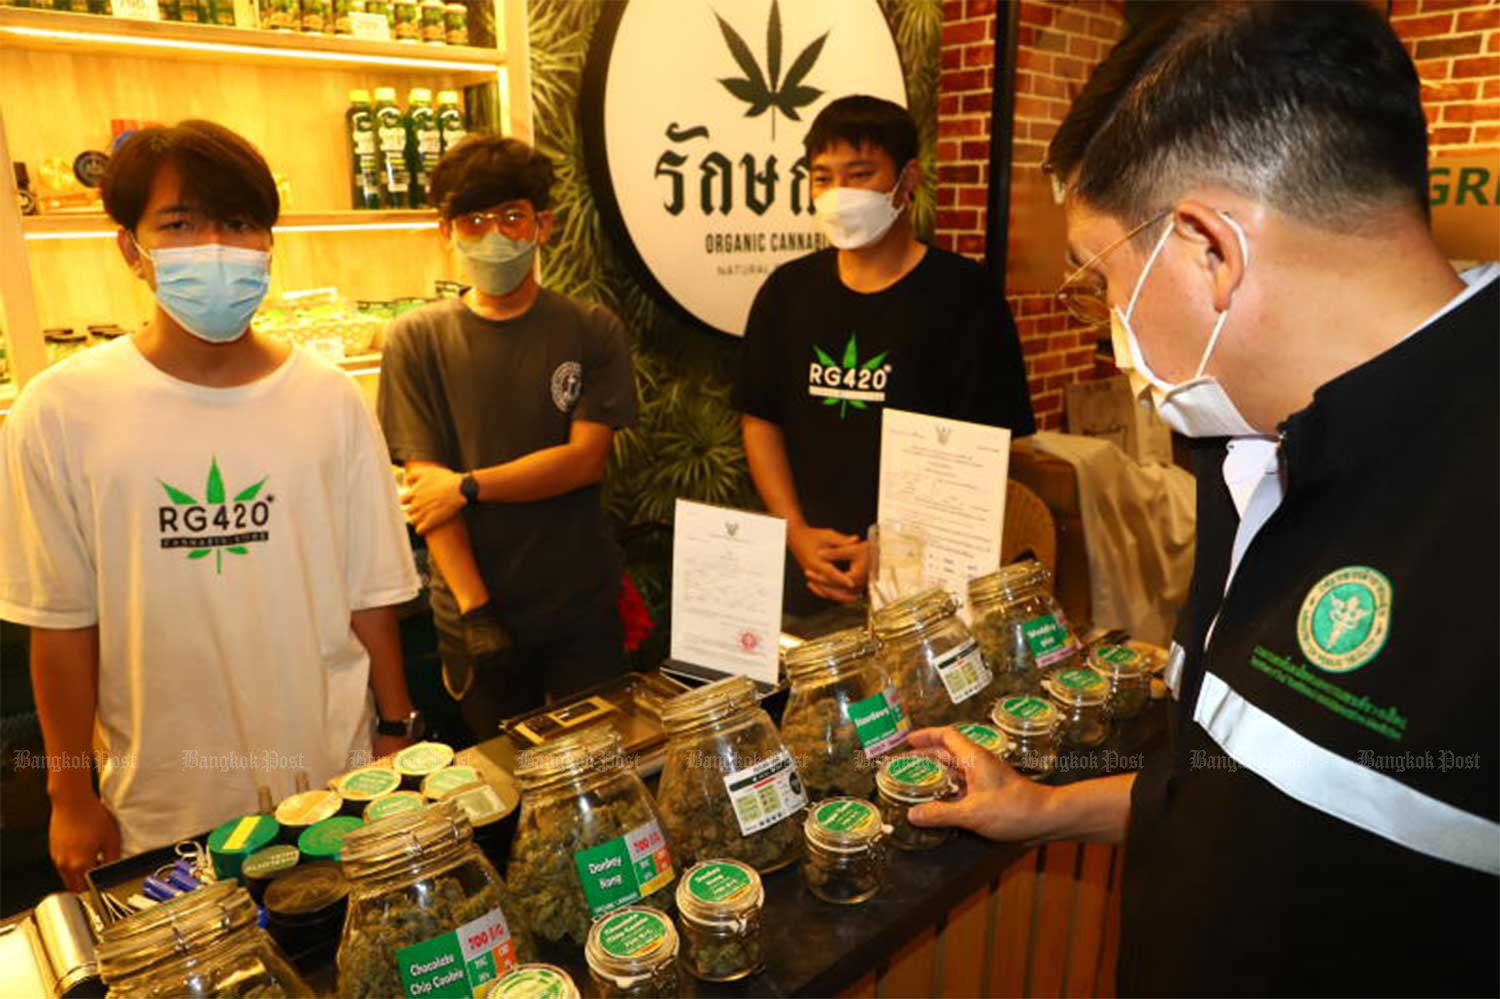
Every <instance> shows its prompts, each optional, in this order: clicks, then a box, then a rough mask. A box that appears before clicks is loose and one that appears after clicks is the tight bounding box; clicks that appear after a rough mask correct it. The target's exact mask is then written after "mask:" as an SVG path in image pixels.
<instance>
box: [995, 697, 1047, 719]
mask: <svg viewBox="0 0 1500 999" xmlns="http://www.w3.org/2000/svg"><path fill="white" fill-rule="evenodd" d="M1000 707H1001V709H1003V710H1004V711H1005V712H1007V713H1008V714H1012V715H1015V716H1016V717H1017V718H1036V717H1037V716H1039V715H1044V714H1046V713H1048V712H1049V711H1051V710H1052V705H1050V704H1048V703H1047V702H1046V701H1044V700H1042V699H1041V698H1040V697H1008V698H1006V699H1005V700H1004V701H1002V702H1001V703H1000Z"/></svg>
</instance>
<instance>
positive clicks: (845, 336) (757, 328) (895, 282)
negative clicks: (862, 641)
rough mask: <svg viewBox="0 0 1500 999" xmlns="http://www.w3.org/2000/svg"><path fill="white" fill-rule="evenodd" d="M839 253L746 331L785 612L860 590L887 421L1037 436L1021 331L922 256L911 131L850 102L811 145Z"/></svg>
mask: <svg viewBox="0 0 1500 999" xmlns="http://www.w3.org/2000/svg"><path fill="white" fill-rule="evenodd" d="M804 145H805V147H806V149H807V157H808V162H809V163H810V164H811V180H812V193H813V197H814V199H815V200H814V205H815V209H816V212H817V217H818V221H819V223H820V224H821V225H822V227H823V230H824V232H825V234H826V235H827V237H828V239H829V242H831V243H833V245H834V248H833V249H827V250H821V251H819V252H817V253H813V254H810V255H808V256H806V257H802V258H800V259H797V260H793V261H791V262H790V263H787V264H783V265H782V266H781V267H778V268H777V269H776V270H775V272H773V273H772V274H771V276H770V277H768V278H767V279H766V282H765V284H764V285H763V286H762V287H761V290H760V293H759V294H758V295H757V296H756V298H755V304H754V306H753V307H752V308H751V310H750V319H749V322H748V323H747V325H746V328H745V342H744V345H743V349H742V354H741V362H740V372H739V380H738V384H737V386H736V392H735V398H736V402H737V405H738V407H739V409H740V410H741V411H742V413H743V418H742V421H743V429H744V438H745V455H746V458H747V459H748V461H749V464H750V474H751V476H752V477H753V478H754V480H755V486H756V488H757V489H758V490H759V491H760V496H761V499H762V501H764V503H765V504H766V508H767V509H768V510H769V511H770V512H771V513H773V514H775V515H776V516H778V517H783V518H785V519H786V522H787V547H788V548H789V549H790V550H791V554H792V556H793V559H792V560H791V561H789V563H788V570H789V572H788V579H787V591H786V605H787V608H788V609H789V610H791V611H792V612H794V613H808V612H811V611H814V610H817V609H819V608H820V607H823V606H827V605H828V604H829V602H830V601H836V602H839V603H850V602H852V601H854V600H856V599H858V598H859V597H860V596H861V595H862V593H863V590H864V585H865V573H866V568H867V561H868V560H867V553H866V545H865V543H864V540H863V538H864V534H865V531H866V530H867V529H868V528H869V527H870V525H871V524H872V523H874V521H875V516H876V493H877V488H878V481H879V467H880V423H881V420H880V416H881V411H882V409H883V408H884V407H885V406H892V407H894V408H896V409H904V410H911V411H915V412H919V413H927V414H930V415H933V416H946V417H951V418H953V419H957V420H968V421H970V422H974V423H987V424H990V425H993V426H1000V427H1008V428H1009V429H1010V431H1011V433H1012V434H1014V435H1016V436H1021V435H1024V434H1029V433H1031V432H1032V431H1033V429H1034V424H1033V420H1032V413H1031V400H1030V397H1029V395H1028V394H1027V388H1026V370H1025V366H1024V365H1023V364H1022V361H1021V348H1020V343H1019V341H1018V340H1017V338H1016V327H1015V322H1014V321H1013V320H1012V319H1011V315H1010V310H1009V309H1008V308H1007V307H1006V304H1005V299H1004V297H1003V296H1002V294H1001V289H1000V288H998V287H994V286H993V285H992V284H991V282H990V281H989V280H988V279H987V278H986V276H985V273H984V271H983V269H982V268H980V266H979V265H978V264H976V263H974V262H973V261H970V260H968V259H966V258H964V257H960V256H958V255H957V254H953V253H949V252H947V251H945V250H940V249H937V248H936V247H931V246H927V245H925V244H923V243H920V242H918V241H917V239H916V236H915V235H914V233H913V230H912V222H911V202H912V197H913V194H914V192H915V191H916V190H917V189H918V187H920V186H921V183H922V173H921V168H920V167H919V166H918V164H917V159H916V156H917V129H916V124H915V123H914V122H913V121H912V118H911V115H910V114H908V113H907V111H906V110H905V109H904V108H902V107H901V106H900V105H897V104H893V103H891V102H890V101H884V100H880V99H878V98H875V97H863V96H857V97H844V98H841V99H839V100H836V101H834V102H832V103H831V104H829V105H828V106H827V107H826V108H824V109H823V111H822V112H821V113H820V114H819V115H818V117H817V118H816V119H815V120H814V121H813V124H812V127H811V129H809V131H808V133H807V138H806V139H805V140H804Z"/></svg>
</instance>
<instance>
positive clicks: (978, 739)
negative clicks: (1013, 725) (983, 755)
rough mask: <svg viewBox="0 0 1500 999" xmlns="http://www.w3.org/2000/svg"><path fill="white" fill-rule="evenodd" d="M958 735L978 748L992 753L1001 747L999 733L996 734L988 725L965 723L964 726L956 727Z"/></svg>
mask: <svg viewBox="0 0 1500 999" xmlns="http://www.w3.org/2000/svg"><path fill="white" fill-rule="evenodd" d="M958 734H959V735H961V736H963V737H964V738H966V739H968V740H969V741H970V742H972V743H974V744H975V745H976V746H978V747H979V748H981V749H987V750H989V751H990V752H992V753H993V752H996V751H997V750H999V749H1000V747H1001V736H1000V733H999V732H996V731H995V730H994V729H992V728H990V727H989V726H988V725H981V724H979V723H978V722H965V723H964V724H962V725H960V726H958Z"/></svg>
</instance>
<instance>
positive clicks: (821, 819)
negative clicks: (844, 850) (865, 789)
mask: <svg viewBox="0 0 1500 999" xmlns="http://www.w3.org/2000/svg"><path fill="white" fill-rule="evenodd" d="M814 818H815V819H816V820H817V823H818V825H820V826H822V827H823V828H824V829H827V830H829V831H830V832H836V833H856V832H863V831H864V830H865V829H867V828H869V827H870V826H872V825H875V824H877V823H879V821H880V816H879V815H878V814H877V813H876V811H875V806H874V805H871V804H870V803H869V802H865V801H856V800H855V799H853V798H844V799H841V800H839V801H830V802H828V804H826V805H823V806H822V807H820V808H819V809H818V810H817V812H816V813H815V815H814Z"/></svg>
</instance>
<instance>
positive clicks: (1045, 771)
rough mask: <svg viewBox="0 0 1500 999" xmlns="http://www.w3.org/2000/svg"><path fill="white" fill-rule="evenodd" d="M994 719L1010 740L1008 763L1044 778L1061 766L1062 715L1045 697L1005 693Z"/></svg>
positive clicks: (1025, 772)
mask: <svg viewBox="0 0 1500 999" xmlns="http://www.w3.org/2000/svg"><path fill="white" fill-rule="evenodd" d="M990 721H992V722H994V723H995V727H996V728H998V729H999V730H1000V731H1001V732H1003V733H1005V737H1006V739H1007V740H1008V742H1009V747H1008V748H1007V749H1006V752H1005V756H1004V757H1003V758H1004V760H1005V762H1006V763H1009V764H1010V765H1011V766H1013V767H1015V768H1016V770H1017V771H1019V772H1020V773H1022V774H1024V775H1025V776H1027V777H1030V778H1031V779H1032V780H1041V779H1042V778H1043V777H1046V776H1048V775H1049V774H1051V773H1052V771H1054V770H1056V769H1057V748H1058V743H1059V742H1060V740H1061V737H1062V733H1061V727H1062V715H1061V713H1060V712H1059V711H1058V710H1057V708H1056V707H1055V706H1054V705H1053V704H1052V702H1051V701H1049V700H1047V699H1046V698H1045V697H1033V696H1032V695H1030V694H1016V695H1015V696H1012V697H1005V698H1002V699H1001V700H1000V702H999V703H998V704H996V705H995V709H994V711H992V712H991V713H990Z"/></svg>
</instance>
